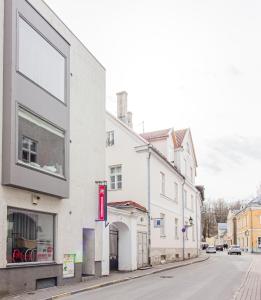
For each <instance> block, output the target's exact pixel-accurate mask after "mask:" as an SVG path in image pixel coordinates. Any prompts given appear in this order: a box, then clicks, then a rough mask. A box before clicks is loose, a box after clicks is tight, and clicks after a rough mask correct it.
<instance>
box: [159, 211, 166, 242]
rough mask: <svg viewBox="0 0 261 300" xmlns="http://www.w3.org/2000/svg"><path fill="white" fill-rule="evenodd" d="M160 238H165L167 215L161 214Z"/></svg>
mask: <svg viewBox="0 0 261 300" xmlns="http://www.w3.org/2000/svg"><path fill="white" fill-rule="evenodd" d="M160 236H161V237H165V214H160Z"/></svg>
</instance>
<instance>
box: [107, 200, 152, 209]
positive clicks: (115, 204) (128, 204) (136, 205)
mask: <svg viewBox="0 0 261 300" xmlns="http://www.w3.org/2000/svg"><path fill="white" fill-rule="evenodd" d="M108 206H111V207H115V208H128V207H131V208H136V209H138V210H141V211H144V212H146V211H147V209H146V207H144V206H142V205H140V204H139V203H137V202H135V201H131V200H128V201H117V202H110V203H108Z"/></svg>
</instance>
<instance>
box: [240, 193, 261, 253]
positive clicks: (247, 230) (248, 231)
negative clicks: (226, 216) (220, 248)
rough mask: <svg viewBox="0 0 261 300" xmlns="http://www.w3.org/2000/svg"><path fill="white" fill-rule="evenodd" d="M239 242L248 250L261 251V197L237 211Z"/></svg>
mask: <svg viewBox="0 0 261 300" xmlns="http://www.w3.org/2000/svg"><path fill="white" fill-rule="evenodd" d="M235 216H236V235H237V236H236V238H237V244H239V245H240V247H241V248H242V249H244V250H246V251H248V252H253V253H261V197H260V196H258V197H256V198H255V199H253V200H252V201H250V202H249V203H248V204H247V205H246V206H245V207H242V209H241V210H240V211H239V212H237V213H236V215H235Z"/></svg>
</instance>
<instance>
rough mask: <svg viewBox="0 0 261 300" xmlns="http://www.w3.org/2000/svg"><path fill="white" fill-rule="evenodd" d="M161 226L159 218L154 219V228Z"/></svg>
mask: <svg viewBox="0 0 261 300" xmlns="http://www.w3.org/2000/svg"><path fill="white" fill-rule="evenodd" d="M160 227H161V219H160V218H158V219H154V228H160Z"/></svg>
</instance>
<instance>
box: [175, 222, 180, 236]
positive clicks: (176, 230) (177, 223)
mask: <svg viewBox="0 0 261 300" xmlns="http://www.w3.org/2000/svg"><path fill="white" fill-rule="evenodd" d="M178 226H179V219H178V218H175V240H178V239H179V234H178Z"/></svg>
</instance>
